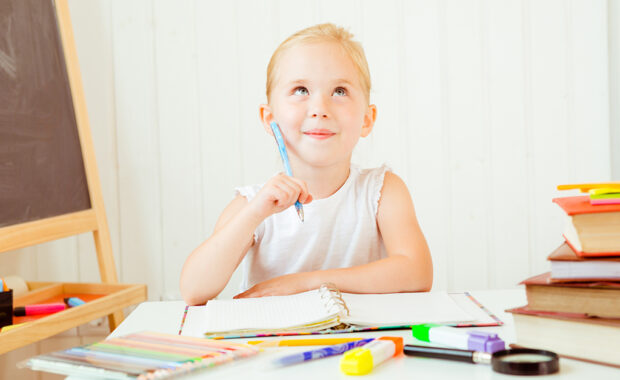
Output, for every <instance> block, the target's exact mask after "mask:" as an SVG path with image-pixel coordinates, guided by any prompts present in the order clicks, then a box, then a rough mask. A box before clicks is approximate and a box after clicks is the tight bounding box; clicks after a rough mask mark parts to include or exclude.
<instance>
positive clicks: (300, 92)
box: [293, 87, 308, 95]
mask: <svg viewBox="0 0 620 380" xmlns="http://www.w3.org/2000/svg"><path fill="white" fill-rule="evenodd" d="M293 94H294V95H308V89H307V88H305V87H297V88H296V89H294V90H293Z"/></svg>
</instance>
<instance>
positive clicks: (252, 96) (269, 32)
mask: <svg viewBox="0 0 620 380" xmlns="http://www.w3.org/2000/svg"><path fill="white" fill-rule="evenodd" d="M271 4H272V3H271V2H270V1H241V2H240V3H238V4H237V5H235V9H236V12H237V13H236V14H237V23H236V25H237V41H236V43H237V46H238V50H237V51H238V54H239V56H238V59H239V66H238V67H237V68H238V71H237V72H234V73H231V74H232V75H236V76H237V77H238V78H239V82H238V88H237V99H238V100H237V101H238V103H239V123H240V125H239V128H240V137H241V139H240V141H239V144H240V153H241V163H242V166H241V173H242V181H243V182H242V183H240V185H245V184H253V183H263V182H265V181H266V180H267V179H269V178H270V177H271V176H272V175H274V174H275V173H276V172H277V171H282V167H281V165H282V164H281V163H280V157H279V156H278V152H277V150H276V149H275V147H274V144H275V142H274V140H273V137H271V136H270V135H269V134H267V132H266V131H265V129H264V128H263V125H262V124H261V122H260V120H259V117H258V106H259V104H261V103H265V102H266V101H267V97H266V95H265V81H266V75H267V74H266V73H267V64H268V62H269V58H270V57H271V54H272V52H273V51H274V50H275V48H276V47H277V45H278V44H279V43H280V42H281V41H279V39H278V36H277V27H276V24H277V23H278V20H276V18H275V17H274V14H273V7H272V6H271ZM278 17H286V15H278ZM256 20H260V28H252V27H248V26H249V25H255V24H256ZM229 41H230V40H229ZM230 42H231V43H232V41H230ZM225 191H230V190H229V189H226V190H225Z"/></svg>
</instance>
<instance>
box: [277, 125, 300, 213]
mask: <svg viewBox="0 0 620 380" xmlns="http://www.w3.org/2000/svg"><path fill="white" fill-rule="evenodd" d="M269 125H270V126H271V130H272V131H273V137H275V138H276V143H277V144H278V150H279V151H280V157H282V163H284V170H285V171H286V174H287V175H288V176H290V177H292V176H293V171H292V170H291V164H290V163H289V161H288V154H286V146H284V139H283V138H282V132H280V127H278V124H277V123H276V122H275V121H272V122H271V124H269ZM295 210H297V215H299V219H301V221H302V222H303V221H304V209H303V207H302V206H301V203H300V202H299V201H297V202H295Z"/></svg>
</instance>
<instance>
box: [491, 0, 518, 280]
mask: <svg viewBox="0 0 620 380" xmlns="http://www.w3.org/2000/svg"><path fill="white" fill-rule="evenodd" d="M483 8H484V9H485V10H486V16H487V17H486V18H485V20H484V24H483V35H484V36H485V39H486V46H487V54H486V62H485V67H486V70H485V71H486V75H487V77H488V80H487V82H486V83H487V86H488V88H487V94H488V96H487V98H486V104H485V105H484V113H485V115H487V117H488V123H489V127H488V134H489V139H488V141H489V143H490V145H489V152H488V153H489V166H490V167H489V170H488V171H487V176H488V178H486V183H487V187H488V190H487V192H486V195H487V197H488V198H487V202H486V212H487V214H488V215H489V223H488V225H487V231H488V233H487V239H488V241H489V250H488V253H487V260H488V263H489V264H488V276H489V286H490V287H492V288H496V287H501V288H510V287H514V286H516V284H517V283H519V282H520V281H521V280H523V279H524V278H525V277H527V275H528V274H529V255H528V239H529V234H528V229H527V212H524V210H527V208H528V197H527V180H528V177H527V141H526V134H525V130H526V125H525V118H524V79H525V76H524V65H523V49H524V47H523V30H522V25H523V20H522V6H521V3H520V2H515V1H488V0H487V1H485V2H484V3H483ZM481 190H482V189H481Z"/></svg>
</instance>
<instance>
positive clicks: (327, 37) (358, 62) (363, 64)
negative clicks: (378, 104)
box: [266, 23, 370, 102]
mask: <svg viewBox="0 0 620 380" xmlns="http://www.w3.org/2000/svg"><path fill="white" fill-rule="evenodd" d="M317 42H335V43H337V44H339V45H340V47H342V49H343V50H344V52H345V53H346V54H347V55H348V56H349V57H350V58H351V60H352V61H353V64H354V65H355V67H356V68H357V70H358V72H359V78H360V84H361V85H362V90H363V91H364V94H365V95H366V100H367V101H369V100H370V71H369V70H368V62H367V61H366V55H365V54H364V49H363V48H362V45H361V44H360V43H359V42H357V41H355V40H353V34H351V33H349V32H348V31H347V30H346V29H344V28H342V27H339V26H336V25H334V24H332V23H326V24H318V25H314V26H311V27H309V28H306V29H303V30H300V31H298V32H297V33H295V34H293V35H291V36H290V37H289V38H287V39H286V40H284V42H282V43H281V44H280V46H278V48H277V49H276V50H275V51H274V52H273V55H272V56H271V59H270V60H269V65H268V66H267V86H266V93H267V102H269V97H270V95H271V90H272V88H273V86H274V84H275V81H276V72H277V70H278V63H279V61H280V58H281V57H282V54H283V53H284V52H286V51H287V50H288V49H290V48H291V47H293V46H296V45H299V44H302V43H306V44H309V43H317Z"/></svg>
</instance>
